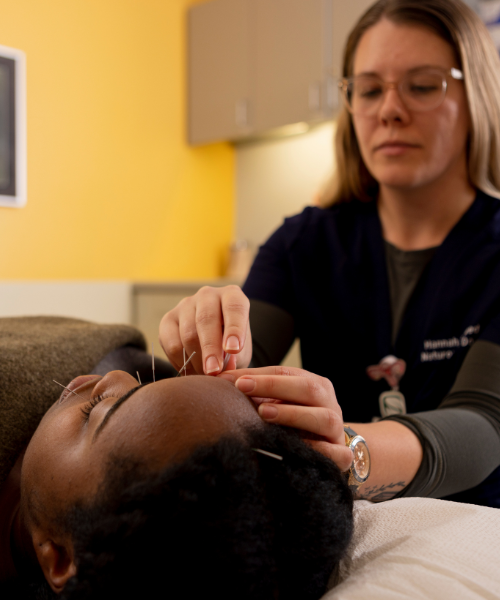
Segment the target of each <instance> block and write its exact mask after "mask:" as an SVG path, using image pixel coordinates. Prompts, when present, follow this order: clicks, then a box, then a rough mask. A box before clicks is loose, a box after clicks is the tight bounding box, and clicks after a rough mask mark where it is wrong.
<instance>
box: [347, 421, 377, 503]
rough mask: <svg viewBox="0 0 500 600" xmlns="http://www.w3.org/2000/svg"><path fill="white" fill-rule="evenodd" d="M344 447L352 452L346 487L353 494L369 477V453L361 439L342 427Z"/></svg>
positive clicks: (363, 440)
mask: <svg viewBox="0 0 500 600" xmlns="http://www.w3.org/2000/svg"><path fill="white" fill-rule="evenodd" d="M344 435H345V445H346V446H349V448H350V449H351V450H352V455H353V459H352V464H351V468H350V469H349V471H347V473H348V479H347V485H348V486H349V489H350V490H351V492H352V493H353V494H354V493H356V492H357V491H358V488H359V487H360V486H361V485H363V483H365V481H366V480H367V479H368V476H369V475H370V467H371V461H370V451H369V450H368V446H367V444H366V441H365V439H364V438H363V437H361V436H360V435H358V434H357V433H356V432H355V431H353V430H352V429H351V428H350V427H349V426H348V425H344Z"/></svg>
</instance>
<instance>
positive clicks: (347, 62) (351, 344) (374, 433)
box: [161, 0, 500, 507]
mask: <svg viewBox="0 0 500 600" xmlns="http://www.w3.org/2000/svg"><path fill="white" fill-rule="evenodd" d="M340 86H341V90H342V94H343V99H344V106H343V108H342V110H341V112H340V115H339V118H338V126H337V133H336V161H337V165H336V167H337V168H336V177H337V182H336V184H337V185H336V191H335V195H334V198H333V199H332V205H331V206H330V207H329V208H326V209H319V208H307V209H306V210H305V211H304V212H303V213H302V214H301V215H298V216H295V217H292V218H290V219H286V221H285V223H284V225H283V226H282V227H280V228H279V229H278V230H277V231H276V232H275V233H274V234H273V235H272V236H271V238H270V239H269V240H268V241H267V242H266V243H265V244H264V245H263V246H262V247H261V249H260V251H259V253H258V255H257V258H256V260H255V263H254V265H253V267H252V269H251V271H250V275H249V277H248V280H247V282H246V283H245V285H244V287H243V291H241V290H240V289H238V288H236V287H226V288H220V289H210V288H203V289H201V290H200V291H199V292H198V293H197V294H196V295H195V296H193V297H191V298H187V299H185V300H184V301H183V302H181V303H180V304H179V305H178V306H177V307H176V308H175V309H174V310H173V311H171V312H170V313H168V314H167V315H166V316H165V317H164V319H163V321H162V325H161V339H162V341H163V347H164V349H165V352H166V354H167V355H168V357H169V358H170V360H171V361H172V363H173V364H174V365H175V366H177V367H178V366H179V364H181V363H182V359H181V354H180V349H181V348H186V350H187V351H188V352H190V353H191V352H193V351H195V350H196V352H197V354H196V356H195V358H194V359H193V361H192V363H191V365H192V372H197V373H206V374H217V373H218V372H219V371H220V367H221V364H222V352H223V350H224V351H226V352H230V353H232V354H233V355H234V358H233V359H232V360H231V362H230V365H229V368H231V369H234V368H240V369H246V367H248V366H249V365H250V360H251V358H252V352H253V359H252V363H251V364H252V365H253V366H262V365H272V364H279V362H280V361H281V360H282V358H283V357H284V356H285V354H286V352H287V350H288V348H289V346H290V345H291V343H292V341H293V339H294V338H295V337H298V338H300V344H301V353H302V363H303V366H304V368H305V369H307V370H308V371H313V372H315V373H317V374H318V375H321V376H323V377H325V378H328V379H329V380H330V381H331V382H332V384H333V385H334V387H335V392H336V395H337V398H338V401H339V404H340V406H341V408H342V413H343V419H344V421H345V422H346V423H347V424H348V425H349V428H348V435H349V436H350V437H355V436H352V435H351V434H352V433H357V434H360V435H361V436H362V437H363V438H364V439H365V442H366V445H367V447H368V449H369V452H370V454H371V459H372V462H371V467H372V468H371V473H370V474H369V475H368V476H366V475H367V474H366V473H361V472H360V473H354V476H356V477H357V481H358V483H359V484H360V487H359V489H358V492H357V494H358V497H360V498H366V499H371V500H385V499H388V498H391V497H395V496H426V497H434V498H448V499H452V500H456V501H462V502H470V503H475V504H482V505H486V506H494V507H500V468H499V465H500V402H499V400H500V366H499V365H500V201H499V198H500V167H499V157H500V60H499V57H498V53H497V51H496V49H495V47H494V44H493V42H492V40H491V38H490V36H489V33H488V31H487V30H486V28H485V27H484V25H483V24H482V22H481V20H480V19H479V17H478V16H477V15H476V14H475V13H474V12H473V11H472V10H471V9H470V8H469V7H468V6H466V5H465V4H464V3H462V2H461V1H460V0H380V1H379V2H376V3H375V4H374V5H373V6H372V7H371V8H370V9H368V11H367V12H366V13H365V14H364V15H363V16H362V17H361V19H360V20H359V22H358V23H357V25H356V26H355V27H354V29H353V31H352V32H351V34H350V36H349V39H348V42H347V46H346V49H345V53H344V64H343V79H342V81H341V82H340ZM250 327H251V332H250ZM221 332H223V333H221ZM238 376H239V377H241V379H240V380H239V381H238V382H237V383H236V385H237V387H238V389H240V390H242V391H243V392H245V393H246V394H248V395H250V396H254V397H258V398H260V402H261V404H260V407H259V412H260V415H261V416H262V417H263V418H264V419H265V420H267V421H268V422H271V423H280V424H282V425H289V426H292V427H298V428H303V429H306V430H311V431H314V432H316V433H320V434H321V435H325V434H326V435H327V434H328V431H330V428H331V427H332V424H334V425H335V426H337V423H336V418H338V415H337V417H336V416H335V414H336V413H334V412H332V408H334V407H335V402H336V401H335V402H334V401H333V399H332V398H330V400H332V402H333V404H329V403H328V402H326V401H321V402H319V403H317V402H316V400H314V399H313V398H312V397H308V396H307V394H305V395H304V396H302V397H301V396H294V392H293V388H294V385H295V383H296V376H295V375H293V376H290V374H288V375H287V374H286V373H285V372H284V374H283V375H282V376H279V377H278V376H274V377H270V376H269V375H268V374H262V373H260V372H258V371H257V372H254V373H252V372H247V371H245V370H242V371H240V372H237V373H236V374H235V375H234V377H235V379H236V378H237V377H238ZM287 382H288V383H287ZM286 386H288V388H287V394H288V396H287V401H286V402H280V403H277V402H274V403H272V402H269V400H270V401H272V400H273V399H274V398H276V395H275V391H274V390H276V389H278V388H279V389H280V390H281V391H280V393H282V392H283V388H284V387H286ZM263 398H264V399H267V400H268V402H262V399H263ZM373 421H377V422H373ZM322 451H324V452H325V454H326V455H327V456H330V457H331V458H332V459H333V460H338V459H337V458H336V454H337V453H338V451H339V447H338V446H336V445H332V444H329V445H328V444H325V445H324V447H323V448H322ZM365 452H366V448H365Z"/></svg>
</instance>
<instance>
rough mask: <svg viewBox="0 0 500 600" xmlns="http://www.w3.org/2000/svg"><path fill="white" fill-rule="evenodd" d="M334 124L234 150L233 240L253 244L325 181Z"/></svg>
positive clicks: (329, 171) (328, 173) (330, 164)
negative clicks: (234, 236) (234, 215)
mask: <svg viewBox="0 0 500 600" xmlns="http://www.w3.org/2000/svg"><path fill="white" fill-rule="evenodd" d="M333 134H334V124H333V123H326V124H323V125H321V126H319V127H316V128H315V129H312V130H311V131H309V132H307V133H304V134H302V135H297V136H293V137H287V138H281V139H275V140H268V141H260V142H254V143H246V144H241V145H238V146H236V228H235V229H236V237H237V239H240V240H247V241H248V242H249V243H250V244H253V245H259V244H261V243H262V242H264V241H265V240H266V239H267V237H269V235H270V234H271V233H272V232H273V231H274V230H275V229H276V228H277V227H278V226H279V225H280V224H281V223H282V221H283V218H284V217H285V216H290V215H293V214H295V213H297V212H300V211H301V210H302V209H303V208H304V207H305V206H306V205H308V204H312V203H313V202H314V199H315V196H316V194H317V192H318V190H320V189H321V188H322V186H323V185H324V184H325V183H326V182H327V181H328V179H329V178H330V177H331V174H332V169H333Z"/></svg>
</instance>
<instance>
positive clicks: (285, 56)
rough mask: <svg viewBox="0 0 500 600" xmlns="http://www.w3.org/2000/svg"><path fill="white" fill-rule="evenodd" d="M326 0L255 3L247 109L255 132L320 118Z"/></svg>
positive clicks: (322, 115) (262, 0) (325, 114)
mask: <svg viewBox="0 0 500 600" xmlns="http://www.w3.org/2000/svg"><path fill="white" fill-rule="evenodd" d="M327 4H328V3H327V2H325V1H324V0H253V2H252V7H253V27H252V32H253V35H252V37H251V57H252V62H251V67H252V72H251V90H252V95H251V99H250V111H251V119H252V125H253V129H254V133H256V134H260V133H264V132H267V131H269V130H271V129H275V128H277V127H281V126H283V125H288V124H290V123H297V122H300V121H306V122H311V121H315V120H324V119H325V118H327V117H328V116H329V115H328V111H325V108H326V107H325V106H324V94H323V88H324V83H325V78H326V72H325V58H326V57H325V55H324V49H325V46H326V44H325V40H324V35H325V33H326V29H325V28H324V27H323V23H324V17H325V15H324V7H325V6H326V5H327Z"/></svg>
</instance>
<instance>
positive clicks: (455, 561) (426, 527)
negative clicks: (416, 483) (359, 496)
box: [323, 498, 500, 600]
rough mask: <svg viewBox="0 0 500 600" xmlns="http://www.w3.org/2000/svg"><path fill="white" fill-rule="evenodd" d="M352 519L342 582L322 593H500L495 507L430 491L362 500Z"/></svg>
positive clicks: (362, 597) (349, 598)
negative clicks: (384, 499)
mask: <svg viewBox="0 0 500 600" xmlns="http://www.w3.org/2000/svg"><path fill="white" fill-rule="evenodd" d="M354 522H355V526H354V537H353V540H352V543H351V546H350V549H349V552H348V556H347V558H346V559H345V560H344V561H343V562H342V564H341V567H340V571H339V575H338V576H337V581H339V580H340V583H339V584H338V585H337V586H336V587H334V588H333V589H331V590H330V591H328V592H327V593H326V594H325V595H324V596H323V600H379V599H380V600H390V599H392V598H394V599H396V598H398V599H401V598H422V599H425V600H429V599H431V600H432V599H433V598H435V599H436V600H443V599H448V598H449V599H452V600H460V599H462V598H463V599H467V600H475V599H480V598H481V599H483V598H487V599H488V600H491V599H494V598H499V599H500V510H498V509H496V508H485V507H482V506H474V505H472V504H459V503H456V502H447V501H445V500H433V499H430V498H400V499H397V500H390V501H388V502H381V503H379V504H373V503H371V502H368V501H366V500H361V501H357V502H355V508H354ZM333 584H335V581H334V580H333V578H332V581H331V585H333Z"/></svg>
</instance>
